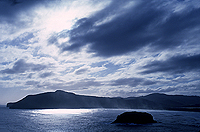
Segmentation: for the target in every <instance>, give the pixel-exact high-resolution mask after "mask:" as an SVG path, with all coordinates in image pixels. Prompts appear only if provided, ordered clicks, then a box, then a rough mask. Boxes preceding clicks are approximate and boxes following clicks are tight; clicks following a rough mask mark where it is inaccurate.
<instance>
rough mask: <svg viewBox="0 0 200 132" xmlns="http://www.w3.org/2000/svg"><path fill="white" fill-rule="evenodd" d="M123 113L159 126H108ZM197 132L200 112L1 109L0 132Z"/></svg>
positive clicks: (199, 129) (199, 127)
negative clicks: (144, 115)
mask: <svg viewBox="0 0 200 132" xmlns="http://www.w3.org/2000/svg"><path fill="white" fill-rule="evenodd" d="M126 111H142V112H148V113H150V114H152V115H153V117H154V119H155V120H156V121H158V123H153V124H146V125H136V124H130V125H125V124H111V123H112V122H113V121H114V120H115V119H116V117H117V115H119V114H122V113H123V112H126ZM163 131H166V132H184V131H186V132H199V131H200V112H183V111H166V110H139V109H43V110H21V109H8V108H5V107H1V108H0V132H163Z"/></svg>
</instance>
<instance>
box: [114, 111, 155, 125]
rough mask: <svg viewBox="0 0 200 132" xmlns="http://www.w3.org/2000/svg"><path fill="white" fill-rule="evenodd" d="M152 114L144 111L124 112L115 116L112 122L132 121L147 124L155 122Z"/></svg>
mask: <svg viewBox="0 0 200 132" xmlns="http://www.w3.org/2000/svg"><path fill="white" fill-rule="evenodd" d="M156 122H157V121H155V120H154V119H153V116H152V115H151V114H149V113H146V112H136V111H133V112H124V113H122V114H121V115H118V116H117V119H116V120H115V121H114V122H113V123H134V124H148V123H156Z"/></svg>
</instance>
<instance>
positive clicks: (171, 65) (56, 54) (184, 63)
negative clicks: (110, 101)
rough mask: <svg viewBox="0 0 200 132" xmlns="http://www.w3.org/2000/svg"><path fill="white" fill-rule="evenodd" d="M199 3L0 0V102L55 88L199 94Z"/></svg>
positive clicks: (116, 93) (109, 94)
mask: <svg viewBox="0 0 200 132" xmlns="http://www.w3.org/2000/svg"><path fill="white" fill-rule="evenodd" d="M199 15H200V1H199V0H162V1H161V0H125V1H124V0H101V1H99V0H84V1H83V0H0V58H1V59H0V104H6V103H7V102H11V101H17V100H19V99H21V98H23V97H24V96H26V95H27V94H36V93H41V92H51V91H55V90H57V89H60V90H64V91H67V92H73V93H76V94H81V95H92V96H103V97H137V96H144V95H147V94H150V93H165V94H172V95H175V94H181V95H196V96H200V17H199Z"/></svg>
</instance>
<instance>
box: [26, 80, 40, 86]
mask: <svg viewBox="0 0 200 132" xmlns="http://www.w3.org/2000/svg"><path fill="white" fill-rule="evenodd" d="M39 83H40V82H38V81H27V82H26V83H25V85H33V86H35V85H38V84H39Z"/></svg>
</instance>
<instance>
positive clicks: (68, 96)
mask: <svg viewBox="0 0 200 132" xmlns="http://www.w3.org/2000/svg"><path fill="white" fill-rule="evenodd" d="M7 107H9V108H10V109H58V108H68V109H75V108H125V109H165V110H184V111H197V112H200V97H199V96H184V95H166V94H160V93H152V94H149V95H146V96H140V97H129V98H109V97H96V96H85V95H76V94H74V93H70V92H65V91H62V90H56V91H55V92H46V93H40V94H36V95H28V96H26V97H25V98H23V99H21V100H19V101H17V102H14V103H7Z"/></svg>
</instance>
